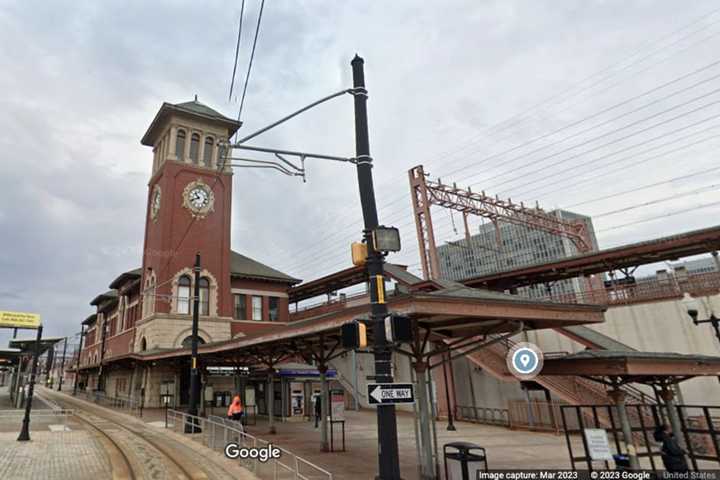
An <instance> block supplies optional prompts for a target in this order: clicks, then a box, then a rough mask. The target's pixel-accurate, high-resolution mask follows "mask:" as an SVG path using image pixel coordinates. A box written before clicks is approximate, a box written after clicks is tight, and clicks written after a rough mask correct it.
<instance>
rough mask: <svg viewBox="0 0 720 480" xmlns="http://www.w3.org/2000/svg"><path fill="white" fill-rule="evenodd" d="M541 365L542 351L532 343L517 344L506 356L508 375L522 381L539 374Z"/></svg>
mask: <svg viewBox="0 0 720 480" xmlns="http://www.w3.org/2000/svg"><path fill="white" fill-rule="evenodd" d="M542 363H543V358H542V351H541V350H540V349H539V348H538V347H537V346H535V345H533V344H532V343H520V344H517V345H515V346H514V347H513V348H512V349H511V350H510V351H509V352H508V355H507V366H508V369H509V370H510V373H512V374H513V375H515V376H516V377H518V378H521V379H524V380H525V379H530V378H532V377H535V376H536V375H537V374H538V373H540V370H541V369H542Z"/></svg>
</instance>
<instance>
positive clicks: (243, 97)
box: [238, 0, 265, 122]
mask: <svg viewBox="0 0 720 480" xmlns="http://www.w3.org/2000/svg"><path fill="white" fill-rule="evenodd" d="M264 7H265V0H262V1H261V2H260V13H258V19H257V25H256V26H255V38H254V39H253V46H252V51H251V52H250V62H249V63H248V69H247V73H246V74H245V85H244V86H243V93H242V97H241V99H240V110H239V111H238V122H239V121H240V117H241V116H242V111H243V106H244V105H245V94H246V93H247V87H248V83H249V81H250V72H251V71H252V66H253V60H254V59H255V47H256V46H257V40H258V35H259V34H260V22H261V21H262V14H263V8H264Z"/></svg>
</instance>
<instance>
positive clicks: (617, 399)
mask: <svg viewBox="0 0 720 480" xmlns="http://www.w3.org/2000/svg"><path fill="white" fill-rule="evenodd" d="M609 394H610V398H611V399H612V401H613V402H614V403H615V408H616V409H617V413H618V418H619V419H620V427H621V428H622V432H623V439H624V440H625V448H626V450H627V455H628V458H629V459H630V469H631V470H640V462H639V461H638V457H637V449H636V448H635V441H634V440H633V436H632V427H631V426H630V419H629V418H628V414H627V409H626V408H625V397H626V393H625V392H624V391H622V390H620V388H619V387H618V386H617V385H615V386H614V387H613V390H611V391H610V392H609Z"/></svg>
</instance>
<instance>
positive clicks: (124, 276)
mask: <svg viewBox="0 0 720 480" xmlns="http://www.w3.org/2000/svg"><path fill="white" fill-rule="evenodd" d="M141 276H142V268H136V269H134V270H128V271H127V272H124V273H121V274H120V275H118V277H117V278H116V279H115V280H113V281H112V283H111V284H110V285H109V287H108V288H111V289H118V288H120V287H122V286H123V285H124V284H126V283H127V282H129V281H130V280H135V279H138V278H140V277H141Z"/></svg>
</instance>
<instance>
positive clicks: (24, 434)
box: [17, 325, 43, 442]
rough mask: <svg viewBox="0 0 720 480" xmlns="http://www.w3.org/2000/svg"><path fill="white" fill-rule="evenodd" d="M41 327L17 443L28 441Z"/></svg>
mask: <svg viewBox="0 0 720 480" xmlns="http://www.w3.org/2000/svg"><path fill="white" fill-rule="evenodd" d="M42 330H43V327H42V325H40V326H38V329H37V338H36V339H35V354H34V355H33V363H32V370H30V386H29V387H28V394H27V398H26V399H25V416H24V417H23V422H22V429H21V430H20V435H19V436H18V439H17V441H18V442H27V441H28V440H30V411H31V410H32V399H33V392H34V391H35V375H36V374H37V366H38V359H39V358H40V350H41V349H40V343H41V342H42Z"/></svg>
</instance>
